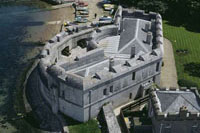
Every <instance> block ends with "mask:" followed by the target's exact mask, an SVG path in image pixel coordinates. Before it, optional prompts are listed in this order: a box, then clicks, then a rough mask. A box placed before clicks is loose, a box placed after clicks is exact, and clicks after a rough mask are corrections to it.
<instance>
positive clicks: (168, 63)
mask: <svg viewBox="0 0 200 133" xmlns="http://www.w3.org/2000/svg"><path fill="white" fill-rule="evenodd" d="M163 62H164V66H163V67H162V70H161V84H160V86H161V87H167V88H169V87H176V88H178V84H177V72H176V65H175V59H174V53H173V47H172V44H171V42H170V41H169V40H167V39H165V38H164V57H163Z"/></svg>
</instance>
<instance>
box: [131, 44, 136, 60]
mask: <svg viewBox="0 0 200 133" xmlns="http://www.w3.org/2000/svg"><path fill="white" fill-rule="evenodd" d="M135 54H136V48H135V46H132V47H131V56H130V57H131V58H134V57H135Z"/></svg>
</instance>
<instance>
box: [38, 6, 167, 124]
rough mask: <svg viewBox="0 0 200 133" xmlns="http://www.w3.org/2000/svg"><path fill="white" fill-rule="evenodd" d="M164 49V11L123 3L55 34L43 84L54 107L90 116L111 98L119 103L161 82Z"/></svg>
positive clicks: (42, 66)
mask: <svg viewBox="0 0 200 133" xmlns="http://www.w3.org/2000/svg"><path fill="white" fill-rule="evenodd" d="M163 54H164V50H163V32H162V18H161V16H160V14H157V13H153V12H150V13H144V11H140V10H130V9H124V8H122V7H120V6H119V8H118V10H117V11H116V14H115V15H114V18H113V21H112V22H109V23H108V22H92V23H91V24H84V25H75V26H70V27H68V30H67V31H62V32H61V33H59V34H57V35H56V36H54V37H53V38H51V39H50V40H49V41H48V42H47V43H46V45H45V46H44V49H43V50H42V52H41V55H40V62H39V65H38V68H37V70H38V74H39V81H40V82H39V83H40V85H39V86H40V87H41V92H42V94H43V95H44V97H45V99H47V101H48V102H49V104H50V105H51V106H52V110H53V112H55V113H56V112H57V111H58V110H59V111H61V112H63V113H64V114H66V115H69V116H71V117H73V118H74V119H76V120H79V121H86V120H88V119H90V118H92V117H95V116H96V115H97V114H98V112H99V109H100V108H101V106H102V105H103V104H105V103H106V102H112V103H113V107H117V106H119V105H121V104H124V103H126V102H128V101H129V100H131V99H134V98H135V97H136V95H138V91H139V92H140V91H141V93H139V94H142V95H143V94H144V93H145V91H146V90H147V89H148V87H149V86H151V84H152V83H153V82H155V83H157V84H159V83H160V71H161V64H162V56H163ZM142 95H141V96H142Z"/></svg>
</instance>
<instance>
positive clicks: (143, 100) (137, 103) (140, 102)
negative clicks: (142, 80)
mask: <svg viewBox="0 0 200 133" xmlns="http://www.w3.org/2000/svg"><path fill="white" fill-rule="evenodd" d="M148 100H149V95H146V96H144V97H142V98H139V99H138V100H136V101H133V102H132V103H130V104H128V105H127V106H125V107H123V108H122V109H121V110H122V111H123V112H124V111H128V110H132V109H134V108H137V107H139V106H141V105H143V104H144V103H146V102H148Z"/></svg>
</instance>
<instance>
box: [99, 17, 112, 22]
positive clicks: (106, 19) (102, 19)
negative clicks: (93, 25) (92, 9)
mask: <svg viewBox="0 0 200 133" xmlns="http://www.w3.org/2000/svg"><path fill="white" fill-rule="evenodd" d="M99 21H112V17H110V16H102V17H100V18H99Z"/></svg>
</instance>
